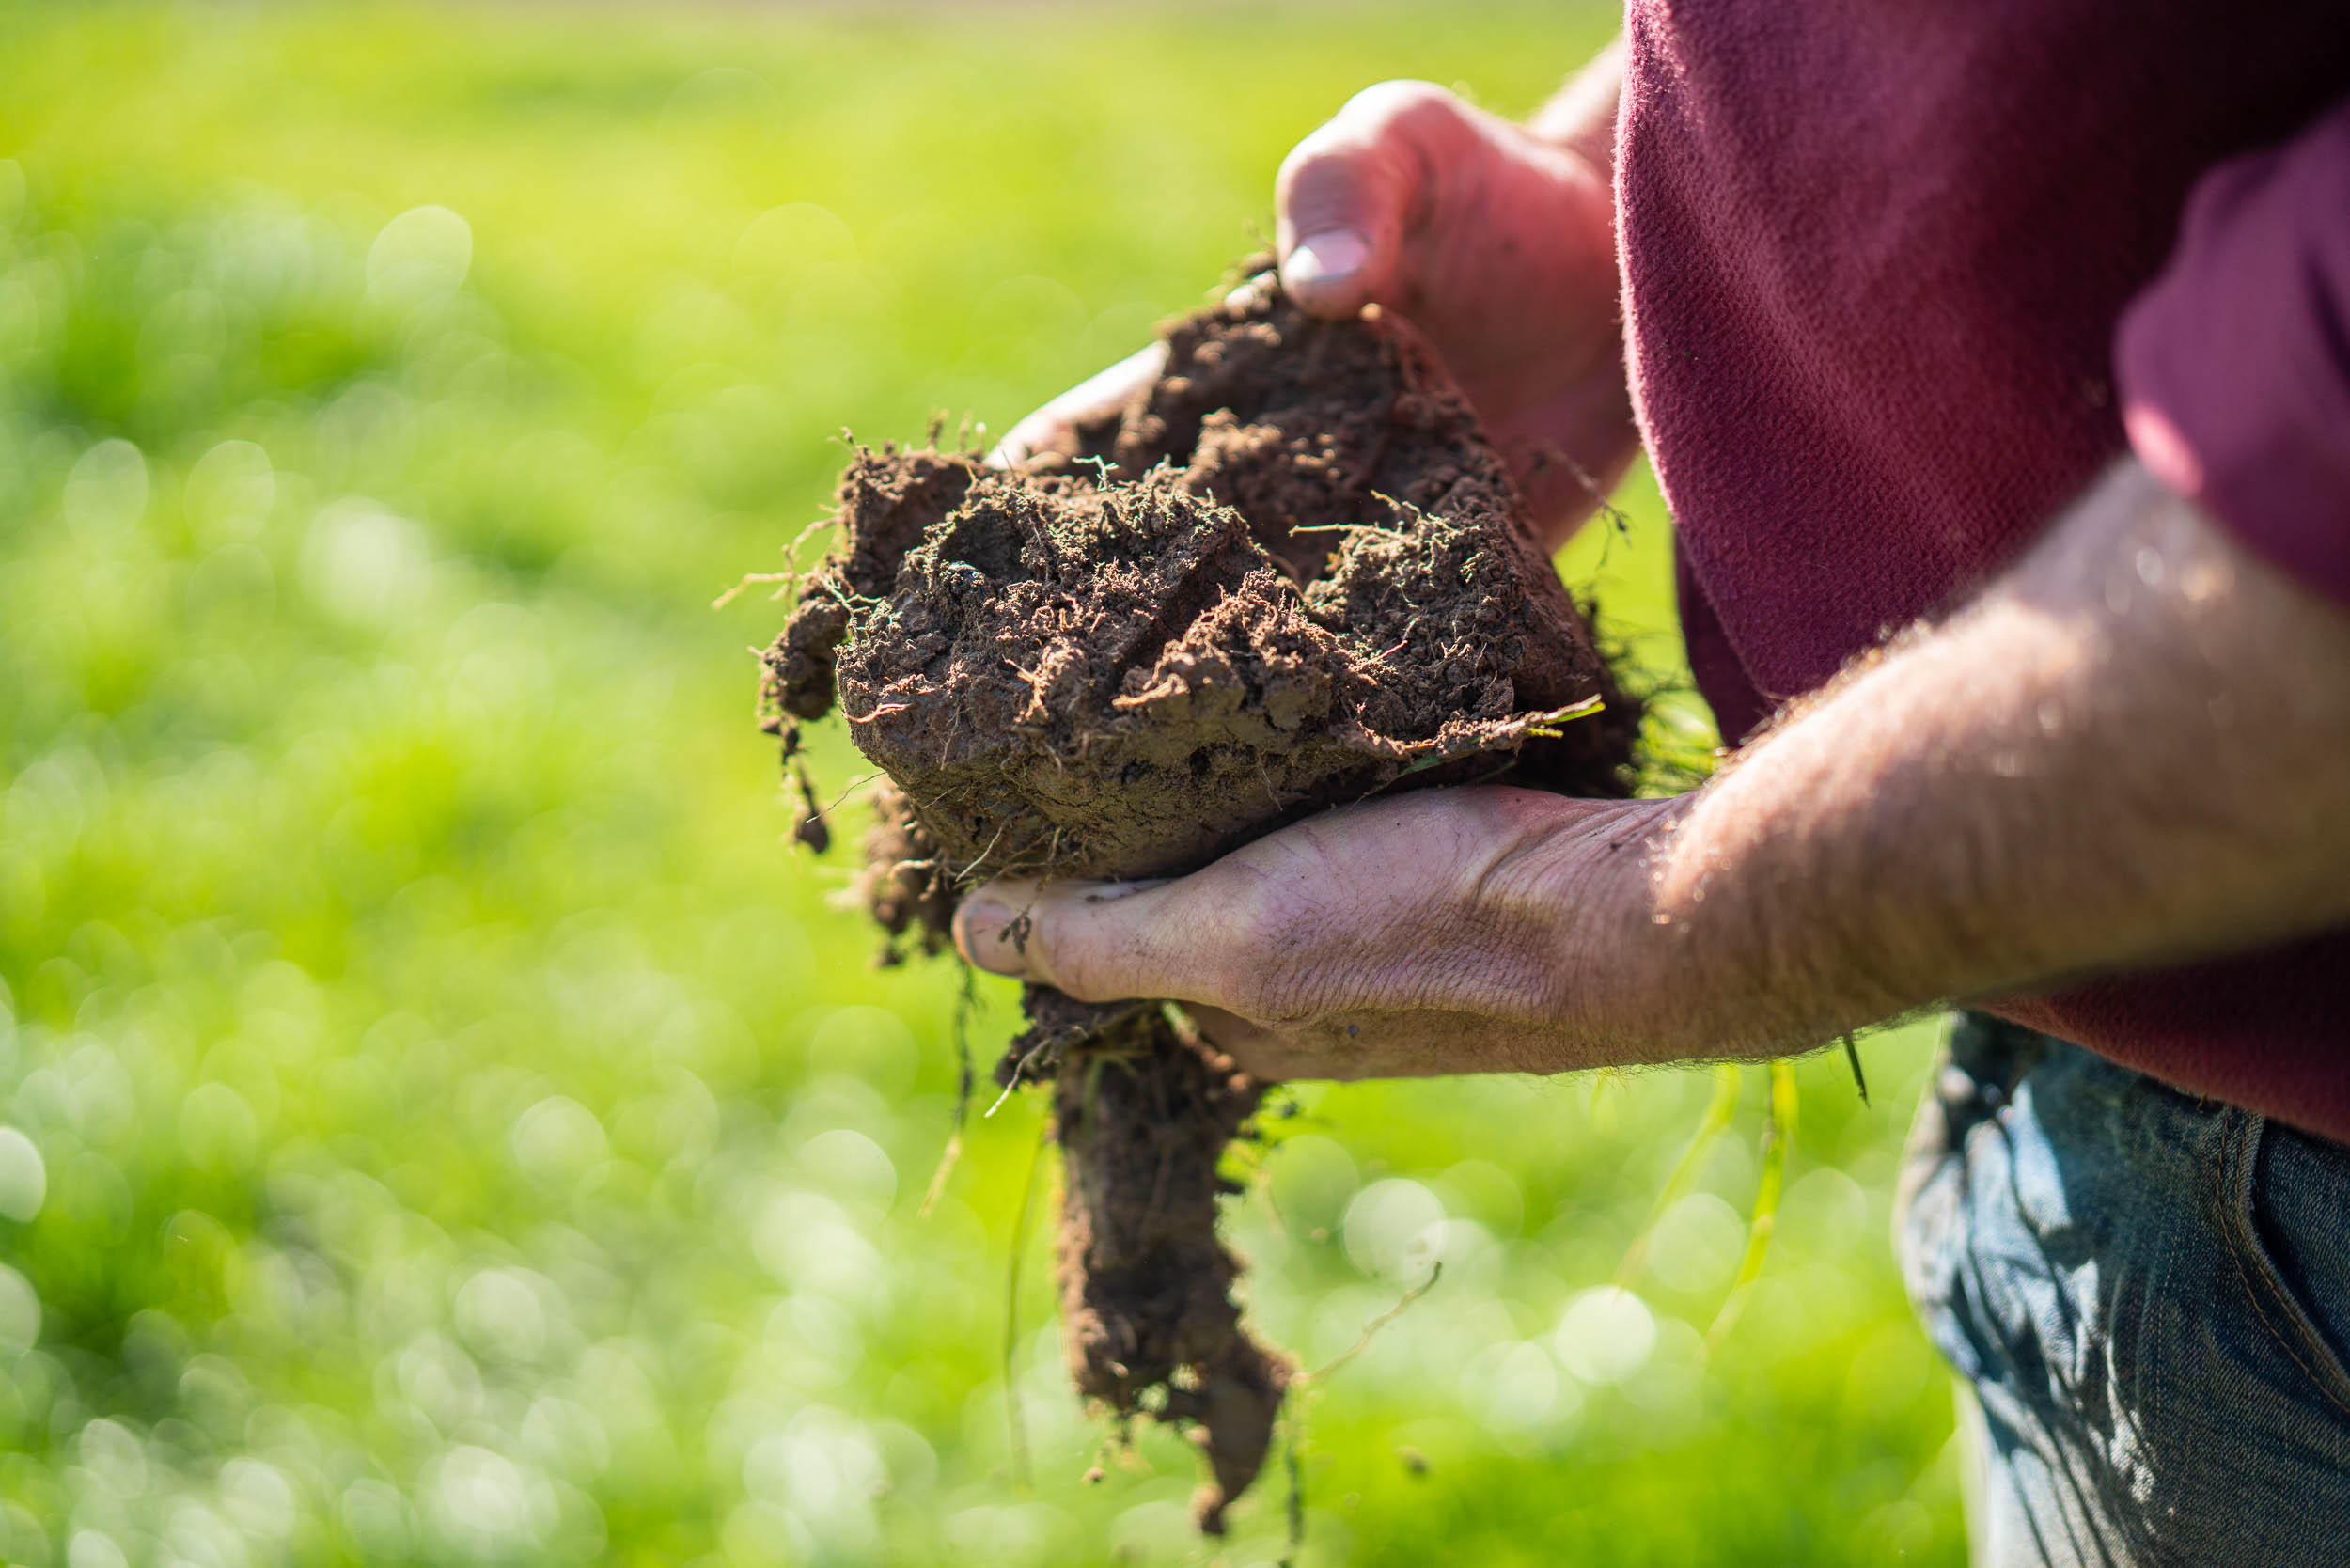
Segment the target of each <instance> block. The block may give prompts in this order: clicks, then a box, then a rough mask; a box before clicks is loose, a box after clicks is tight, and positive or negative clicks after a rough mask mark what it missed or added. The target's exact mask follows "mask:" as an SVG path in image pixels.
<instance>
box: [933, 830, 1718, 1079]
mask: <svg viewBox="0 0 2350 1568" xmlns="http://www.w3.org/2000/svg"><path fill="white" fill-rule="evenodd" d="M1670 809H1671V808H1670V805H1669V803H1666V802H1655V801H1637V802H1626V801H1588V800H1570V799H1567V798H1565V797H1563V796H1559V795H1553V794H1545V793H1542V792H1537V791H1532V790H1512V789H1497V788H1490V787H1488V788H1479V789H1452V790H1422V791H1418V792H1412V793H1407V794H1401V795H1395V796H1392V797H1389V798H1387V799H1384V800H1377V801H1370V802H1366V803H1364V804H1362V805H1359V806H1353V807H1349V808H1345V809H1343V810H1338V811H1332V812H1329V813H1327V814H1325V815H1323V816H1319V817H1314V818H1311V819H1309V820H1308V821H1306V822H1302V823H1297V824H1296V825H1295V826H1293V827H1291V828H1288V829H1286V830H1284V831H1282V832H1279V833H1276V834H1273V835H1271V836H1269V837H1267V838H1264V839H1258V840H1257V841H1256V842H1255V843H1252V844H1248V845H1246V846H1245V847H1243V848H1241V849H1238V850H1235V851H1233V852H1232V853H1231V854H1230V855H1226V856H1225V857H1224V858H1223V859H1221V860H1218V861H1217V862H1216V863H1215V864H1214V865H1213V866H1210V867H1209V868H1207V869H1206V870H1202V871H1199V872H1198V873H1197V874H1195V875H1192V876H1188V877H1183V878H1179V879H1177V880H1174V881H1171V882H1155V883H1085V882H1063V883H1047V884H1042V885H1040V884H1036V883H1027V882H1009V881H1006V882H997V883H994V884H992V885H990V886H988V887H987V888H986V889H984V890H983V891H981V892H980V893H979V894H976V895H975V896H973V897H972V898H971V899H970V900H969V901H968V902H965V903H964V906H963V908H962V909H961V910H960V911H959V912H958V914H957V916H956V924H955V936H956V940H957V942H958V943H959V944H960V945H961V947H962V949H963V950H964V953H965V954H966V955H968V956H969V957H970V958H971V960H972V962H973V963H975V964H979V966H980V967H981V968H984V969H993V970H995V971H997V972H999V973H1009V974H1020V975H1024V976H1026V978H1028V979H1030V980H1041V981H1043V982H1045V983H1047V984H1051V985H1054V986H1057V987H1058V988H1059V989H1060V990H1063V991H1066V992H1068V993H1069V994H1070V995H1072V996H1076V997H1079V998H1080V999H1083V1000H1097V1001H1098V1000H1109V999H1111V998H1114V997H1120V996H1171V997H1175V998H1178V999H1180V1000H1183V1001H1184V1002H1187V1003H1190V1004H1193V1011H1194V1013H1195V1014H1196V1015H1198V1016H1199V1017H1200V1019H1201V1021H1202V1023H1203V1024H1204V1025H1205V1027H1207V1028H1208V1031H1209V1032H1210V1033H1211V1034H1212V1035H1213V1036H1214V1038H1215V1041H1216V1043H1217V1044H1218V1045H1219V1046H1221V1047H1222V1048H1224V1049H1225V1050H1227V1051H1230V1052H1231V1053H1232V1054H1233V1055H1234V1056H1235V1057H1236V1058H1238V1059H1239V1060H1241V1061H1242V1062H1243V1063H1245V1064H1246V1066H1247V1067H1248V1068H1249V1069H1250V1070H1251V1071H1252V1072H1255V1073H1257V1074H1261V1075H1262V1076H1265V1077H1269V1078H1286V1077H1331V1078H1362V1077H1408V1076H1414V1075H1418V1074H1431V1073H1459V1072H1471V1071H1496V1072H1499V1071H1508V1070H1512V1069H1524V1070H1528V1071H1534V1072H1542V1071H1549V1070H1552V1069H1554V1068H1555V1067H1556V1065H1557V1063H1558V1061H1559V1059H1560V1057H1561V1054H1562V1053H1566V1054H1569V1055H1570V1056H1571V1055H1573V1054H1575V1053H1577V1052H1579V1051H1582V1050H1584V1049H1587V1048H1588V1046H1587V1043H1586V1042H1585V1041H1583V1040H1581V1039H1578V1038H1577V1037H1576V1032H1575V1031H1576V1030H1577V1028H1578V1027H1583V1028H1584V1029H1585V1030H1586V1031H1587V1032H1588V1029H1589V1028H1590V1027H1591V1026H1592V1025H1593V1024H1595V1023H1596V1020H1592V1019H1589V1018H1587V1017H1586V1016H1585V1014H1584V1013H1583V1011H1582V1009H1581V1008H1580V1006H1579V1005H1578V1004H1579V1003H1580V1002H1581V1001H1582V1000H1583V999H1584V998H1582V997H1581V996H1578V994H1577V986H1578V977H1579V976H1580V975H1582V974H1584V973H1588V972H1589V971H1590V969H1591V967H1592V966H1593V964H1594V963H1595V962H1596V961H1597V951H1598V949H1601V948H1602V947H1603V946H1605V945H1606V942H1607V933H1606V927H1607V924H1608V922H1609V921H1612V920H1620V919H1621V918H1622V917H1623V915H1624V912H1625V911H1626V909H1627V908H1628V907H1630V906H1631V904H1632V903H1634V902H1637V900H1638V898H1639V897H1640V895H1641V891H1642V887H1643V885H1644V884H1645V881H1646V861H1647V858H1648V850H1649V845H1650V843H1651V841H1652V839H1653V836H1654V833H1655V830H1656V829H1657V827H1658V826H1659V825H1660V824H1661V823H1662V822H1663V821H1664V819H1665V818H1666V817H1667V815H1668V814H1669V811H1670ZM1570 955H1573V956H1572V957H1570ZM1657 1032H1658V1035H1659V1037H1660V1038H1661V1036H1662V1033H1663V1031H1662V1030H1661V1029H1660V1030H1659V1031H1657ZM1622 1046H1623V1047H1624V1048H1625V1049H1627V1050H1636V1049H1637V1042H1633V1041H1629V1040H1626V1041H1624V1042H1622ZM1657 1054H1659V1055H1671V1054H1673V1053H1672V1052H1670V1051H1669V1050H1666V1049H1661V1048H1660V1049H1658V1050H1657Z"/></svg>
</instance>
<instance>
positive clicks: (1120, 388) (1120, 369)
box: [987, 342, 1167, 468]
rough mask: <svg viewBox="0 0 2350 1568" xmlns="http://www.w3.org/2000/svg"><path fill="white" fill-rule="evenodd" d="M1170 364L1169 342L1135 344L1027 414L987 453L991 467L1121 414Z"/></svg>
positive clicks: (1008, 463)
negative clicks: (1140, 346) (1142, 346)
mask: <svg viewBox="0 0 2350 1568" xmlns="http://www.w3.org/2000/svg"><path fill="white" fill-rule="evenodd" d="M1165 368H1167V344H1166V343H1164V342H1158V343H1153V344H1152V345H1151V346H1150V347H1149V348H1145V349H1137V350H1136V351H1135V352H1134V353H1130V354H1128V355H1127V356H1126V357H1125V358H1123V359H1121V360H1120V361H1119V362H1118V363H1117V364H1115V365H1112V366H1110V367H1109V368H1106V369H1103V370H1097V371H1095V372H1094V373H1093V374H1092V375H1089V376H1088V377H1087V378H1086V379H1085V380H1083V381H1081V382H1079V383H1078V384H1076V385H1074V386H1073V387H1071V388H1070V389H1069V390H1068V391H1066V392H1063V393H1061V394H1060V395H1059V396H1058V397H1057V398H1055V399H1053V400H1051V401H1050V402H1048V403H1046V404H1044V405H1043V406H1042V408H1039V409H1037V410H1036V411H1035V412H1034V413H1032V414H1029V415H1027V416H1025V417H1023V418H1022V419H1021V420H1020V422H1019V423H1018V424H1016V425H1014V426H1012V427H1011V430H1009V431H1005V432H1004V438H1003V439H1002V440H1001V441H998V442H997V443H995V449H994V450H993V451H991V452H989V453H988V454H987V465H988V466H989V467H991V468H1010V467H1011V465H1012V464H1013V463H1020V462H1022V461H1024V460H1026V459H1027V458H1031V457H1034V456H1035V455H1036V454H1037V453H1039V452H1041V451H1043V450H1044V449H1046V448H1047V447H1054V446H1057V445H1059V444H1060V443H1062V442H1064V441H1066V440H1067V439H1068V438H1069V437H1070V436H1071V434H1073V432H1074V431H1075V430H1076V428H1077V427H1078V426H1079V425H1081V424H1085V423H1087V422H1089V421H1091V420H1094V419H1099V418H1102V417H1104V416H1107V415H1111V414H1115V413H1117V412H1118V411H1119V410H1120V409H1121V408H1123V407H1125V406H1126V402H1127V400H1129V399H1131V398H1132V397H1134V396H1135V394H1136V393H1137V392H1139V391H1141V390H1142V389H1143V388H1144V387H1146V386H1148V385H1150V384H1152V382H1154V381H1156V380H1158V378H1159V372H1160V371H1161V370H1163V369H1165Z"/></svg>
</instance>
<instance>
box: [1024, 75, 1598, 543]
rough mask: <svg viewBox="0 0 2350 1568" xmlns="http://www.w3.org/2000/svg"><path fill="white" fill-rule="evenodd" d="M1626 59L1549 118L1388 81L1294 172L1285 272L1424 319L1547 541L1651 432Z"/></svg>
mask: <svg viewBox="0 0 2350 1568" xmlns="http://www.w3.org/2000/svg"><path fill="white" fill-rule="evenodd" d="M1613 69H1614V68H1613V61H1612V58H1604V59H1603V60H1601V61H1600V62H1598V63H1597V64H1595V65H1594V66H1593V68H1592V70H1591V71H1590V72H1589V73H1587V75H1586V77H1585V78H1583V79H1581V80H1579V81H1578V82H1577V84H1576V85H1575V87H1573V88H1570V90H1569V92H1568V93H1566V94H1563V95H1561V98H1560V100H1559V102H1558V103H1555V104H1554V105H1553V106H1552V107H1551V108H1550V109H1546V110H1545V111H1544V112H1543V116H1541V117H1538V118H1537V121H1536V123H1535V127H1534V128H1532V129H1529V128H1528V127H1525V126H1519V125H1515V124H1512V123H1511V122H1510V121H1508V120H1505V119H1502V118H1499V117H1498V116H1496V115H1492V114H1488V113H1486V112H1485V111H1484V110H1482V109H1479V108H1476V107H1474V106H1472V105H1470V104H1467V103H1465V102H1462V101H1461V100H1460V99H1459V98H1456V97H1455V96H1453V95H1452V94H1451V93H1449V92H1447V91H1446V90H1445V89H1443V88H1442V87H1438V86H1433V85H1431V84H1429V83H1426V82H1386V83H1382V84H1380V85H1379V86H1374V87H1370V88H1366V89H1365V90H1364V91H1362V92H1360V93H1357V94H1356V95H1355V97H1354V98H1353V99H1352V100H1350V101H1349V102H1347V104H1346V105H1345V106H1344V107H1343V108H1341V109H1340V111H1339V113H1338V114H1337V116H1336V117H1334V118H1332V119H1331V120H1330V121H1329V122H1328V123H1327V124H1325V125H1324V126H1323V127H1322V128H1321V129H1320V130H1318V131H1316V132H1314V133H1312V134H1311V135H1309V136H1308V137H1307V138H1306V139H1305V140H1304V141H1302V142H1300V143H1299V144H1298V145H1297V147H1296V149H1294V150H1293V151H1292V152H1291V153H1290V155H1289V157H1288V158H1287V159H1286V160H1285V161H1284V162H1283V164H1282V165H1281V171H1280V175H1279V178H1278V180H1277V183H1276V187H1275V202H1276V209H1277V223H1278V233H1277V246H1278V257H1279V262H1280V276H1281V285H1282V288H1283V290H1284V291H1285V292H1286V293H1287V294H1288V295H1289V297H1290V298H1291V299H1293V300H1294V301H1295V302H1296V303H1297V304H1298V305H1299V306H1301V307H1302V308H1304V309H1306V310H1308V311H1309V312H1310V313H1312V314H1314V315H1316V316H1320V317H1323V318H1324V319H1327V320H1340V319H1343V318H1346V317H1350V316H1353V315H1355V313H1356V312H1357V311H1359V310H1361V309H1362V307H1363V306H1366V305H1373V304H1375V305H1378V306H1381V307H1383V308H1385V309H1389V310H1393V311H1395V312H1396V313H1398V314H1400V315H1402V316H1403V317H1404V318H1406V319H1407V320H1409V321H1411V322H1412V323H1413V324H1414V325H1415V326H1417V327H1418V329H1419V330H1420V332H1421V334H1422V335H1423V336H1424V337H1426V338H1427V339H1428V341H1429V342H1430V343H1431V344H1432V345H1433V346H1434V349H1435V350H1436V353H1437V356H1438V358H1439V359H1441V360H1442V362H1443V364H1444V366H1445V368H1446V369H1447V370H1448V371H1449V372H1450V374H1451V376H1452V379H1453V380H1454V381H1455V382H1456V383H1457V384H1459V386H1460V389H1461V391H1462V392H1463V393H1464V394H1465V396H1466V397H1467V399H1468V400H1469V403H1470V405H1471V406H1472V407H1474V408H1475V409H1476V411H1477V413H1478V416H1479V417H1480V419H1481V421H1482V423H1483V425H1484V427H1485V431H1486V434H1487V436H1488V437H1489V438H1490V439H1491V440H1492V441H1493V442H1494V444H1495V446H1496V447H1498V448H1499V450H1500V452H1501V454H1502V456H1503V458H1504V459H1505V461H1506V462H1507V463H1508V465H1509V469H1510V473H1511V477H1512V478H1513V479H1514V480H1515V481H1516V482H1517V485H1518V488H1519V490H1520V492H1521V493H1522V494H1524V495H1525V497H1526V499H1527V502H1528V507H1529V509H1530V510H1531V512H1532V516H1533V520H1534V523H1535V525H1536V527H1537V530H1538V532H1539V534H1540V536H1541V541H1542V543H1543V546H1544V547H1545V548H1547V549H1556V548H1557V547H1558V546H1559V544H1561V543H1563V542H1564V541H1565V540H1566V538H1567V536H1568V535H1569V534H1570V533H1572V532H1573V531H1574V529H1575V525H1578V524H1580V523H1581V522H1582V521H1583V520H1584V519H1585V518H1587V517H1589V516H1590V513H1591V512H1592V510H1594V509H1595V508H1596V507H1597V505H1598V503H1599V501H1600V500H1601V498H1602V497H1603V496H1604V495H1605V494H1606V492H1607V490H1608V489H1609V488H1610V487H1611V486H1613V485H1614V483H1615V482H1616V480H1617V479H1619V478H1622V474H1623V471H1624V469H1625V468H1626V467H1627V466H1628V465H1629V464H1630V463H1631V461H1632V457H1633V455H1634V453H1635V451H1636V450H1637V435H1636V432H1635V431H1634V428H1633V422H1632V403H1631V395H1630V393H1629V391H1628V390H1627V388H1626V384H1625V380H1624V368H1623V345H1622V321H1621V318H1620V312H1619V308H1618V279H1617V273H1616V254H1615V226H1614V211H1613V204H1612V200H1611V196H1610V192H1609V184H1608V173H1607V169H1606V152H1605V149H1606V134H1607V127H1608V126H1609V125H1610V124H1612V121H1613V118H1614V116H1613V95H1612V91H1609V90H1604V89H1606V88H1607V86H1608V85H1609V84H1610V83H1611V82H1612V71H1613ZM1594 82H1596V84H1597V86H1593V84H1594ZM1164 363H1165V350H1164V346H1163V345H1159V344H1153V345H1152V347H1151V348H1149V349H1146V350H1144V351H1142V352H1141V353H1137V354H1135V355H1133V356H1131V357H1130V358H1127V359H1124V360H1121V361H1120V362H1119V363H1118V364H1117V365H1114V366H1112V367H1110V368H1108V369H1106V370H1105V371H1103V372H1101V373H1100V374H1098V375H1096V376H1094V377H1092V378H1090V379H1089V380H1088V381H1086V382H1085V383H1083V384H1080V385H1078V386H1075V387H1073V388H1071V389H1070V390H1069V391H1068V392H1065V393H1063V394H1062V395H1061V396H1059V397H1058V398H1056V399H1054V400H1052V401H1051V402H1048V403H1046V404H1045V405H1044V406H1043V407H1042V408H1040V409H1038V410H1037V411H1036V412H1035V413H1033V414H1031V415H1029V416H1027V417H1026V418H1025V419H1023V420H1021V421H1020V422H1019V424H1017V425H1015V426H1014V427H1013V428H1012V430H1011V431H1010V432H1009V433H1008V434H1007V435H1006V436H1005V437H1004V441H1003V443H1002V445H1001V447H999V448H998V453H999V455H1000V456H1002V457H1003V458H1005V459H1008V460H1016V459H1018V458H1020V457H1022V456H1025V455H1026V454H1027V453H1030V452H1033V451H1039V450H1042V449H1045V448H1047V447H1051V446H1053V445H1055V444H1056V443H1057V442H1058V441H1060V440H1062V439H1064V438H1065V437H1066V435H1067V432H1068V431H1070V429H1071V428H1072V427H1073V426H1074V425H1076V424H1078V423H1081V422H1083V421H1084V420H1086V419H1088V418H1089V417H1097V416H1100V415H1101V414H1102V413H1103V412H1104V411H1105V410H1109V409H1114V408H1116V407H1117V406H1119V405H1120V404H1121V403H1123V402H1124V401H1125V400H1127V399H1128V398H1130V397H1131V396H1132V395H1133V394H1134V393H1135V392H1136V390H1137V389H1138V388H1140V387H1141V386H1143V385H1145V384H1148V383H1149V382H1150V381H1151V380H1152V378H1153V377H1154V376H1156V375H1157V374H1158V373H1159V370H1160V368H1161V367H1162V366H1163V365H1164Z"/></svg>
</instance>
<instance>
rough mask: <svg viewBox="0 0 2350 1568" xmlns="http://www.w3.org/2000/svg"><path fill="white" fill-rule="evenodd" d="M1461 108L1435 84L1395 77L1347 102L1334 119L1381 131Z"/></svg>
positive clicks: (1449, 94) (1458, 103)
mask: <svg viewBox="0 0 2350 1568" xmlns="http://www.w3.org/2000/svg"><path fill="white" fill-rule="evenodd" d="M1460 107H1461V101H1460V99H1458V98H1457V97H1455V96H1454V95H1453V94H1452V93H1451V92H1449V90H1447V89H1446V88H1443V87H1440V86H1436V84H1435V83H1434V82H1421V81H1417V80H1414V79H1412V78H1410V77H1398V78H1395V79H1394V80H1391V81H1387V82H1374V83H1372V84H1371V86H1368V87H1365V88H1364V89H1363V90H1362V91H1360V92H1358V93H1356V94H1355V96H1354V97H1352V98H1350V99H1348V100H1347V101H1346V103H1345V105H1344V106H1343V107H1342V108H1340V110H1339V113H1338V117H1337V118H1340V119H1341V120H1346V121H1348V122H1350V123H1352V124H1356V125H1360V126H1363V127H1365V128H1375V129H1384V128H1386V127H1387V126H1390V125H1394V124H1397V123H1399V122H1402V121H1404V120H1408V119H1416V118H1427V117H1430V116H1432V115H1449V114H1450V113H1452V112H1453V111H1455V110H1457V109H1458V108H1460Z"/></svg>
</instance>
